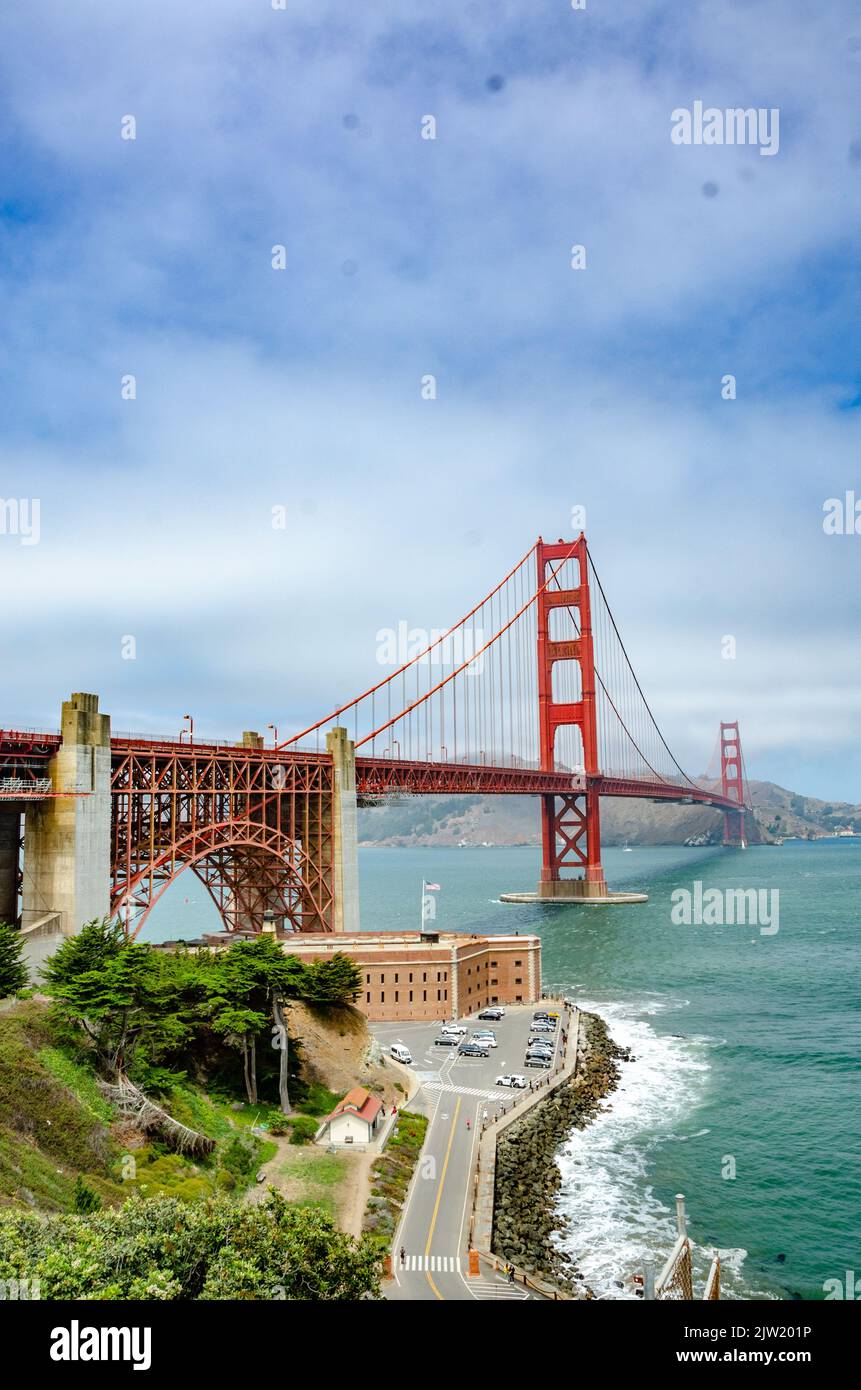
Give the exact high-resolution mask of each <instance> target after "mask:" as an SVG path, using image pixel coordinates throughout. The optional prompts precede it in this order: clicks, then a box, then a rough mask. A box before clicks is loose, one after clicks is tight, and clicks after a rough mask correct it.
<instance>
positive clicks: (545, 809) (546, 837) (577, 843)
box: [538, 791, 607, 898]
mask: <svg viewBox="0 0 861 1390" xmlns="http://www.w3.org/2000/svg"><path fill="white" fill-rule="evenodd" d="M541 842H542V865H541V881H540V883H539V885H538V897H539V898H606V896H607V881H606V879H605V878H604V869H603V866H602V864H601V822H600V800H599V797H598V794H597V792H592V791H586V792H584V793H582V795H579V796H561V797H555V796H543V797H542V798H541ZM563 866H564V867H566V868H568V869H573V870H574V872H575V874H576V873H578V871H579V876H578V877H575V878H562V876H561V871H562V868H563Z"/></svg>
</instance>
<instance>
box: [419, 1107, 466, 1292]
mask: <svg viewBox="0 0 861 1390" xmlns="http://www.w3.org/2000/svg"><path fill="white" fill-rule="evenodd" d="M460 1105H461V1097H460V1096H458V1098H457V1105H456V1106H455V1107H454V1116H453V1118H452V1122H451V1134H450V1135H449V1136H448V1148H447V1149H446V1151H445V1160H444V1162H443V1165H442V1173H441V1174H440V1180H439V1191H438V1192H437V1194H436V1202H435V1203H434V1209H433V1216H432V1217H431V1223H430V1229H429V1231H428V1239H427V1245H426V1246H425V1259H427V1258H428V1257H429V1256H430V1248H431V1241H432V1240H433V1233H434V1227H435V1226H436V1219H437V1216H438V1215H439V1204H440V1202H441V1201H442V1190H443V1187H444V1186H445V1175H446V1172H447V1170H448V1161H449V1158H450V1157H451V1146H452V1144H453V1143H454V1134H455V1130H456V1129H457V1117H458V1113H459V1111H460ZM425 1273H426V1274H427V1280H428V1283H429V1284H430V1286H431V1288H432V1289H433V1291H434V1293H435V1294H436V1296H437V1298H439V1299H442V1301H443V1302H445V1299H444V1298H443V1295H442V1294H441V1293H440V1291H439V1289H438V1288H437V1286H436V1284H435V1283H434V1281H433V1279H432V1278H431V1273H430V1270H429V1269H427V1270H425Z"/></svg>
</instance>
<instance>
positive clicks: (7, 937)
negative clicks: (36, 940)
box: [0, 922, 29, 999]
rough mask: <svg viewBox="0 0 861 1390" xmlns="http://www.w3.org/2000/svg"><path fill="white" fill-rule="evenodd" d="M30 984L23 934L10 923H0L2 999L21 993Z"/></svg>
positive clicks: (0, 993) (0, 982) (0, 984)
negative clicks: (25, 961)
mask: <svg viewBox="0 0 861 1390" xmlns="http://www.w3.org/2000/svg"><path fill="white" fill-rule="evenodd" d="M28 983H29V976H28V974H27V967H26V965H25V964H24V943H23V941H22V939H21V933H20V932H19V931H18V930H17V929H16V928H15V927H11V926H10V925H9V923H8V922H0V999H7V998H8V997H9V995H10V994H18V993H20V991H21V990H22V989H26V988H27V985H28Z"/></svg>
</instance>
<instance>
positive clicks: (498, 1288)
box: [469, 1279, 529, 1299]
mask: <svg viewBox="0 0 861 1390" xmlns="http://www.w3.org/2000/svg"><path fill="white" fill-rule="evenodd" d="M469 1287H470V1290H471V1291H472V1293H473V1294H474V1295H475V1297H476V1298H482V1299H487V1298H516V1299H523V1298H528V1297H529V1292H528V1290H527V1289H524V1288H520V1287H518V1285H517V1284H509V1283H508V1281H507V1280H504V1279H498V1280H496V1281H491V1280H487V1279H471V1280H470V1281H469Z"/></svg>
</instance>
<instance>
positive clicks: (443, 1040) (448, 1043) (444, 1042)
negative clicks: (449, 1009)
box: [433, 1033, 457, 1047]
mask: <svg viewBox="0 0 861 1390" xmlns="http://www.w3.org/2000/svg"><path fill="white" fill-rule="evenodd" d="M433 1045H434V1047H457V1038H456V1037H455V1035H454V1034H453V1033H440V1035H439V1037H438V1038H434V1040H433Z"/></svg>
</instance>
